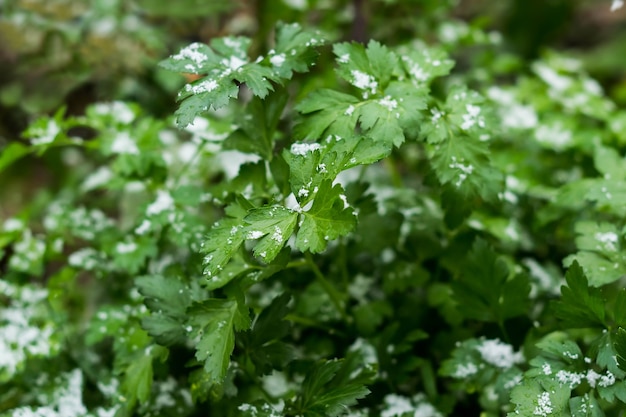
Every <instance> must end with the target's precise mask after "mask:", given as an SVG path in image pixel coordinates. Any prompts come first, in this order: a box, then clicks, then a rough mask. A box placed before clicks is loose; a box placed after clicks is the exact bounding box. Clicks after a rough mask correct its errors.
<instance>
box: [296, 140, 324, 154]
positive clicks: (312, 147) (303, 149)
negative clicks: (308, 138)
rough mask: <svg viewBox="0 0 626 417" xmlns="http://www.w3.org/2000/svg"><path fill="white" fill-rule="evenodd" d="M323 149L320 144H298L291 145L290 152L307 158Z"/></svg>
mask: <svg viewBox="0 0 626 417" xmlns="http://www.w3.org/2000/svg"><path fill="white" fill-rule="evenodd" d="M320 149H321V146H320V144H319V143H301V142H296V143H294V144H292V145H291V148H289V151H290V152H291V153H292V154H294V155H299V156H305V155H306V154H307V153H309V152H314V151H318V150H320Z"/></svg>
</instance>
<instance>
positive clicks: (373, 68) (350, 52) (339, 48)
mask: <svg viewBox="0 0 626 417" xmlns="http://www.w3.org/2000/svg"><path fill="white" fill-rule="evenodd" d="M333 52H334V53H335V55H336V56H337V64H338V65H339V68H338V70H337V72H338V73H339V75H340V76H341V77H342V78H344V79H345V80H346V81H348V82H349V83H351V84H352V85H354V86H355V87H357V88H359V89H361V90H365V91H364V93H363V96H364V98H367V95H369V94H375V93H376V92H377V91H378V90H379V89H380V90H381V91H382V90H384V88H385V87H386V86H387V84H388V83H389V80H390V79H391V76H392V75H397V74H398V73H399V66H398V64H399V62H398V56H397V55H396V54H395V53H394V52H391V51H390V50H389V49H388V48H387V47H386V46H383V45H381V44H380V43H378V42H376V41H374V40H372V41H370V42H369V43H368V45H367V49H365V47H364V46H363V45H361V44H360V43H356V42H353V43H338V44H335V45H333Z"/></svg>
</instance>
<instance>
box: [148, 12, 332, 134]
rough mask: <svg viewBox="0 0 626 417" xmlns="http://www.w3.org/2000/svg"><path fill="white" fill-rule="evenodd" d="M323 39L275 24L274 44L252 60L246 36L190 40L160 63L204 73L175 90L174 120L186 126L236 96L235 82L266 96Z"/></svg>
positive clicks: (301, 67)
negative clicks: (176, 93) (177, 93)
mask: <svg viewBox="0 0 626 417" xmlns="http://www.w3.org/2000/svg"><path fill="white" fill-rule="evenodd" d="M323 43H324V41H323V39H322V38H321V37H320V36H319V35H318V34H314V33H311V32H307V31H304V30H302V28H301V27H300V26H299V25H297V24H292V25H284V24H279V25H278V27H277V33H276V47H275V49H273V50H272V51H271V52H270V54H269V58H264V57H262V56H261V57H259V58H258V59H256V60H254V61H252V60H250V59H249V57H248V54H247V51H248V48H249V46H250V39H249V38H246V37H224V38H216V39H213V40H212V41H211V43H210V45H204V44H201V43H193V44H191V45H189V46H187V47H185V48H183V49H181V50H180V52H178V53H177V54H174V55H172V56H171V57H169V58H168V59H166V60H164V61H162V62H161V63H160V66H161V67H163V68H165V69H168V70H170V71H175V72H180V73H193V74H200V75H203V77H202V78H200V79H199V80H197V81H195V82H193V83H191V84H187V85H185V87H184V88H183V89H182V90H181V91H180V93H179V97H178V99H179V101H180V107H179V109H178V110H177V111H176V115H177V119H176V120H177V123H178V125H179V126H181V127H185V126H187V125H189V124H190V123H192V122H193V121H194V119H195V118H196V117H197V116H199V115H200V114H202V113H204V112H206V111H208V110H209V109H210V108H212V109H219V108H221V107H223V106H225V105H226V104H228V102H229V101H230V99H232V98H235V97H237V94H238V92H239V87H238V85H239V84H241V83H244V84H246V85H247V87H248V88H249V89H250V91H251V92H252V94H254V95H255V96H257V97H261V98H264V97H266V96H267V95H268V94H269V92H270V91H273V90H274V84H272V83H278V84H280V83H282V82H283V81H284V80H286V79H290V78H291V77H292V75H293V73H294V72H304V71H307V70H308V67H309V65H310V64H311V63H312V59H313V58H314V56H315V54H313V53H311V49H312V48H313V47H316V46H319V45H321V44H323Z"/></svg>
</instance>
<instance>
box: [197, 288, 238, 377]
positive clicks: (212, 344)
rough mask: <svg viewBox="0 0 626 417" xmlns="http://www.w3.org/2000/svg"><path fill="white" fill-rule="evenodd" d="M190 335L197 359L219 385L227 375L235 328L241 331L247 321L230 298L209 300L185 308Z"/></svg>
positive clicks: (233, 344) (236, 303) (235, 302)
mask: <svg viewBox="0 0 626 417" xmlns="http://www.w3.org/2000/svg"><path fill="white" fill-rule="evenodd" d="M187 314H188V316H189V318H188V323H189V325H190V326H191V328H192V330H191V332H190V336H192V337H196V338H197V343H196V359H198V360H199V361H200V362H203V363H204V370H205V371H206V373H207V374H208V378H209V381H210V382H211V383H215V384H220V383H221V382H222V381H223V379H224V377H225V376H226V371H227V370H228V365H229V363H230V355H231V353H232V352H233V348H234V347H235V329H237V330H244V329H246V328H247V326H248V325H249V320H248V318H247V317H244V316H243V315H242V314H241V311H240V309H239V306H238V302H237V301H236V300H232V299H208V300H205V301H203V302H199V303H195V304H193V305H192V306H191V307H190V308H189V309H188V310H187Z"/></svg>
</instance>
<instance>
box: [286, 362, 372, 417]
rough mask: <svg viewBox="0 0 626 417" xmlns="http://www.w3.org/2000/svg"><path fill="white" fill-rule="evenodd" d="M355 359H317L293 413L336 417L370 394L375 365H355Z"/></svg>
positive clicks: (303, 385) (306, 415) (294, 405)
mask: <svg viewBox="0 0 626 417" xmlns="http://www.w3.org/2000/svg"><path fill="white" fill-rule="evenodd" d="M354 362H355V361H354V360H350V358H348V359H346V360H331V361H325V362H321V363H318V364H316V365H314V368H313V369H312V370H311V371H309V372H308V373H307V376H306V378H305V379H304V381H303V382H302V392H301V394H300V395H299V396H298V397H297V399H296V401H295V402H294V404H293V406H292V407H293V413H294V414H296V415H303V416H305V417H337V416H340V415H342V413H344V412H345V410H346V408H347V407H349V406H351V405H354V404H356V403H357V400H359V399H361V398H363V397H365V396H366V395H367V394H369V392H370V391H369V389H367V388H366V386H365V384H368V383H370V382H371V379H372V377H373V376H374V375H375V369H374V368H373V367H371V366H370V365H365V366H360V367H359V366H355V363H354Z"/></svg>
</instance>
